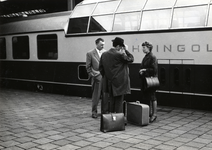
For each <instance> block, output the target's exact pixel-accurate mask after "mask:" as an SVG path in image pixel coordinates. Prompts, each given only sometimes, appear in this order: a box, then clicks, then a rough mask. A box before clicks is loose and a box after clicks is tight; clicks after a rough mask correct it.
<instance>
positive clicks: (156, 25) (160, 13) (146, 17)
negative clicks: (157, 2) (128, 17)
mask: <svg viewBox="0 0 212 150" xmlns="http://www.w3.org/2000/svg"><path fill="white" fill-rule="evenodd" d="M170 17H171V9H164V10H153V11H144V12H143V16H142V22H141V30H142V29H168V28H169V26H170Z"/></svg>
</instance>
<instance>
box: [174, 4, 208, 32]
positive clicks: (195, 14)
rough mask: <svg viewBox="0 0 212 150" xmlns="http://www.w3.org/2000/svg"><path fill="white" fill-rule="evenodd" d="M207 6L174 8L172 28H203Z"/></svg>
mask: <svg viewBox="0 0 212 150" xmlns="http://www.w3.org/2000/svg"><path fill="white" fill-rule="evenodd" d="M206 10H207V5H205V6H195V7H183V8H175V9H174V15H173V22H172V28H179V27H197V26H204V25H205V19H206Z"/></svg>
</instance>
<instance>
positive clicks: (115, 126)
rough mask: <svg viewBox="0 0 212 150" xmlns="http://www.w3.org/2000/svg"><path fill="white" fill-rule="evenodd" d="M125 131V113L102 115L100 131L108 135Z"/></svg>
mask: <svg viewBox="0 0 212 150" xmlns="http://www.w3.org/2000/svg"><path fill="white" fill-rule="evenodd" d="M123 130H125V124H124V114H123V113H110V114H102V115H101V122H100V131H102V132H104V133H106V132H112V131H123Z"/></svg>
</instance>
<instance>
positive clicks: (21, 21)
mask: <svg viewBox="0 0 212 150" xmlns="http://www.w3.org/2000/svg"><path fill="white" fill-rule="evenodd" d="M70 14H71V11H66V12H59V13H51V14H43V15H35V16H31V17H26V18H24V17H23V18H18V19H16V20H14V21H11V22H6V23H1V25H0V35H8V34H21V33H29V32H42V31H55V30H64V26H65V24H67V22H68V17H69V15H70Z"/></svg>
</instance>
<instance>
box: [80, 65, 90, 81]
mask: <svg viewBox="0 0 212 150" xmlns="http://www.w3.org/2000/svg"><path fill="white" fill-rule="evenodd" d="M78 78H79V79H80V80H86V81H87V80H89V75H88V73H87V70H86V66H85V65H79V66H78Z"/></svg>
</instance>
